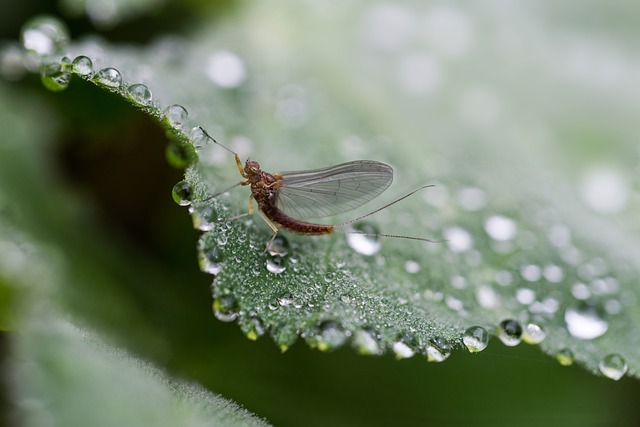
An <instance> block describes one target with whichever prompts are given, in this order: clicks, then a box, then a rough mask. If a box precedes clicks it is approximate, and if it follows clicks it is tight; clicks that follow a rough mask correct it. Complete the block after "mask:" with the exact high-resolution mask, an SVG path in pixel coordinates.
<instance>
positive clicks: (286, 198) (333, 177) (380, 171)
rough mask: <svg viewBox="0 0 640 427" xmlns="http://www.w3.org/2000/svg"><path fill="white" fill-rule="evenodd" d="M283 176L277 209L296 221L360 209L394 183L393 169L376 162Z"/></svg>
mask: <svg viewBox="0 0 640 427" xmlns="http://www.w3.org/2000/svg"><path fill="white" fill-rule="evenodd" d="M280 175H281V176H282V178H281V179H280V181H279V182H280V183H281V184H282V187H280V188H279V190H278V193H277V197H278V198H277V200H276V206H278V208H280V209H281V210H282V211H283V212H284V213H285V214H287V215H289V216H291V217H294V218H321V217H326V216H332V215H337V214H341V213H344V212H347V211H350V210H352V209H356V208H358V207H360V206H362V205H363V204H365V203H367V202H368V201H370V200H372V199H374V198H375V197H377V196H378V195H380V194H381V193H382V192H383V191H384V190H386V189H387V187H389V185H391V182H392V181H393V169H392V168H391V166H389V165H386V164H384V163H380V162H376V161H373V160H356V161H353V162H348V163H343V164H340V165H337V166H332V167H329V168H324V169H315V170H309V171H299V172H283V173H281V174H280Z"/></svg>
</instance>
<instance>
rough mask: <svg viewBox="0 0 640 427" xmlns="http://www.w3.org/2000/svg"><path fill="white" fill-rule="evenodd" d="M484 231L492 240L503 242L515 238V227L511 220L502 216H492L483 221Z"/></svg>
mask: <svg viewBox="0 0 640 427" xmlns="http://www.w3.org/2000/svg"><path fill="white" fill-rule="evenodd" d="M484 230H485V231H486V232H487V234H488V235H489V237H491V238H492V239H493V240H497V241H499V242H505V241H508V240H511V239H513V238H514V237H515V235H516V231H517V227H516V223H515V222H514V221H513V220H512V219H511V218H507V217H506V216H502V215H493V216H490V217H489V218H487V220H486V221H485V223H484Z"/></svg>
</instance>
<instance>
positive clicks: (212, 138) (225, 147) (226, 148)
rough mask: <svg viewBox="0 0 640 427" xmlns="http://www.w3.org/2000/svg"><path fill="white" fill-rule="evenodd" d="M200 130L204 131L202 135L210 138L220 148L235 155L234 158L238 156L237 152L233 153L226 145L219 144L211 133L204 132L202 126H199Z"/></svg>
mask: <svg viewBox="0 0 640 427" xmlns="http://www.w3.org/2000/svg"><path fill="white" fill-rule="evenodd" d="M198 129H200V130H201V131H202V133H204V134H205V135H207V137H209V138H210V139H211V140H212V141H213V142H214V143H216V144H217V145H219V146H220V147H222V148H224V149H225V150H227V151H228V152H230V153H231V154H233V155H234V156H237V153H236V152H235V151H233V150H232V149H231V148H229V147H227V146H226V145H224V144H221V143H219V142H218V141H216V139H215V138H214V137H212V136H211V135H209V132H207V131H206V130H204V128H203V127H202V126H198Z"/></svg>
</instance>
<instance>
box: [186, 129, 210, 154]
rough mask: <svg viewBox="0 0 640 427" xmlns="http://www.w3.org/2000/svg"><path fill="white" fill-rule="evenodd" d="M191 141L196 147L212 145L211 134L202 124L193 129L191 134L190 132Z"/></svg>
mask: <svg viewBox="0 0 640 427" xmlns="http://www.w3.org/2000/svg"><path fill="white" fill-rule="evenodd" d="M189 141H191V144H192V145H193V146H194V147H195V148H196V149H198V150H199V149H202V148H206V147H208V146H209V145H211V142H212V139H211V137H210V136H209V135H207V134H206V132H205V131H204V130H202V128H201V127H200V126H196V127H194V128H193V129H191V134H189Z"/></svg>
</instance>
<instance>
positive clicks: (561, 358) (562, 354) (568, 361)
mask: <svg viewBox="0 0 640 427" xmlns="http://www.w3.org/2000/svg"><path fill="white" fill-rule="evenodd" d="M556 360H557V361H558V363H559V364H560V365H562V366H571V365H573V352H572V351H571V350H569V349H568V348H563V349H562V350H560V351H559V352H558V353H557V354H556Z"/></svg>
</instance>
